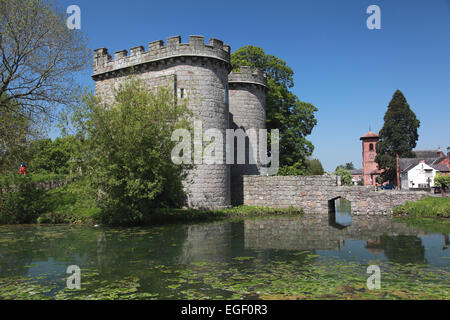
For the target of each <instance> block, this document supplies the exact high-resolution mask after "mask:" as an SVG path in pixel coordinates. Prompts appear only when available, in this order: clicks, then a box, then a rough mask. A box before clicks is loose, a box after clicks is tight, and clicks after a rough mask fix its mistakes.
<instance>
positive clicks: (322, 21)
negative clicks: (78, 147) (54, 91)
mask: <svg viewBox="0 0 450 320" xmlns="http://www.w3.org/2000/svg"><path fill="white" fill-rule="evenodd" d="M57 3H58V4H59V5H60V6H61V7H62V8H66V7H68V6H69V5H72V4H75V5H78V6H79V7H80V8H81V31H82V32H84V33H85V34H86V35H87V36H88V38H89V46H90V47H91V48H92V49H96V48H100V47H106V48H108V49H109V52H110V53H114V52H115V51H118V50H121V49H129V48H132V47H134V46H137V45H143V46H144V47H147V44H148V42H151V41H154V40H160V39H161V40H166V39H167V38H168V37H170V36H174V35H180V36H181V37H182V41H183V42H187V41H188V37H189V35H204V36H205V38H206V40H209V38H210V37H214V38H218V39H221V40H223V41H224V42H225V43H227V44H229V45H230V46H231V50H232V51H235V50H237V49H238V48H240V47H242V46H245V45H249V44H252V45H256V46H259V47H261V48H263V49H264V50H265V51H266V53H268V54H273V55H275V56H277V57H279V58H281V59H283V60H284V61H286V63H287V64H288V65H289V66H290V67H291V68H292V69H293V70H294V72H295V76H294V83H295V86H294V88H293V89H292V90H293V92H294V93H295V94H296V95H297V96H298V97H299V98H300V99H301V100H303V101H307V102H310V103H312V104H313V105H315V106H316V107H317V108H318V109H319V111H318V112H317V114H316V118H317V120H318V124H317V126H316V127H315V128H314V130H313V133H312V135H310V136H309V137H308V138H309V139H310V140H311V141H312V142H313V144H314V146H315V151H314V154H313V157H316V158H319V159H320V160H321V162H322V164H323V166H324V168H325V170H328V171H332V170H334V168H335V167H336V166H337V165H338V164H341V163H345V162H349V161H353V163H354V164H355V166H357V167H361V143H360V140H359V137H360V136H362V135H363V134H365V133H366V132H367V131H368V130H369V125H370V126H371V128H372V130H373V131H376V132H378V131H379V130H380V129H381V127H382V126H383V116H384V113H385V112H386V109H387V105H388V104H389V101H390V100H391V98H392V94H393V93H394V91H395V90H396V89H400V90H401V91H402V92H403V93H404V95H405V97H406V99H407V100H408V103H409V104H410V106H411V108H412V110H413V111H414V112H415V113H416V116H417V117H418V118H419V120H420V121H421V126H420V128H419V141H418V144H417V149H435V148H437V147H438V146H440V147H441V149H445V148H446V147H447V146H450V128H449V127H450V125H449V124H450V0H433V1H425V0H416V1H414V0H395V1H392V0H389V1H376V0H370V1H365V0H343V1H334V0H314V1H313V0H308V1H306V0H291V1H286V0H277V1H264V0H259V1H248V0H245V1H243V0H241V1H235V0H231V1H223V0H222V1H212V0H209V1H205V0H202V1H195V0H190V1H178V0H171V1H144V0H128V1H113V0H110V1H107V0H95V1H92V0H78V1H77V0H69V1H66V0H59V1H58V2H57ZM372 4H375V5H378V6H379V7H380V8H381V30H369V29H368V28H367V27H366V20H367V18H368V17H369V14H367V13H366V9H367V7H368V6H369V5H372ZM79 79H80V81H81V83H82V84H83V85H86V86H91V87H93V84H94V83H93V81H92V80H91V78H90V73H87V74H83V75H81V76H80V77H79ZM52 136H55V133H53V134H52Z"/></svg>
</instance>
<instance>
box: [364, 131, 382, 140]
mask: <svg viewBox="0 0 450 320" xmlns="http://www.w3.org/2000/svg"><path fill="white" fill-rule="evenodd" d="M378 137H379V136H378V134H376V133H375V132H373V131H369V132H367V133H366V134H365V135H363V136H362V137H361V138H359V139H360V140H363V139H367V138H378Z"/></svg>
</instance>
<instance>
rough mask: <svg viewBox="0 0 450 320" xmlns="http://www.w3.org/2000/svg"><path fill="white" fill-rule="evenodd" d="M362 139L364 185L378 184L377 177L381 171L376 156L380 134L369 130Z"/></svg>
mask: <svg viewBox="0 0 450 320" xmlns="http://www.w3.org/2000/svg"><path fill="white" fill-rule="evenodd" d="M360 140H362V156H363V182H364V185H365V186H368V185H376V178H377V177H378V176H379V175H380V173H381V171H380V170H379V169H378V164H377V163H376V162H375V156H376V155H377V150H376V144H377V142H378V140H379V138H378V134H376V133H375V132H372V131H369V132H368V133H366V134H365V135H363V136H362V137H361V138H360Z"/></svg>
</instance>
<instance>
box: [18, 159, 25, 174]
mask: <svg viewBox="0 0 450 320" xmlns="http://www.w3.org/2000/svg"><path fill="white" fill-rule="evenodd" d="M19 174H23V175H25V174H27V166H26V165H25V162H22V163H21V164H20V170H19Z"/></svg>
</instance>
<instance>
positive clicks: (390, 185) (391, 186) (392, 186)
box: [381, 184, 395, 190]
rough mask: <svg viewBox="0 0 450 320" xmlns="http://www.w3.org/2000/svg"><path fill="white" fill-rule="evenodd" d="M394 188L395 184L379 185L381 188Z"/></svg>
mask: <svg viewBox="0 0 450 320" xmlns="http://www.w3.org/2000/svg"><path fill="white" fill-rule="evenodd" d="M393 189H395V186H394V185H393V184H385V185H384V186H381V190H393Z"/></svg>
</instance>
